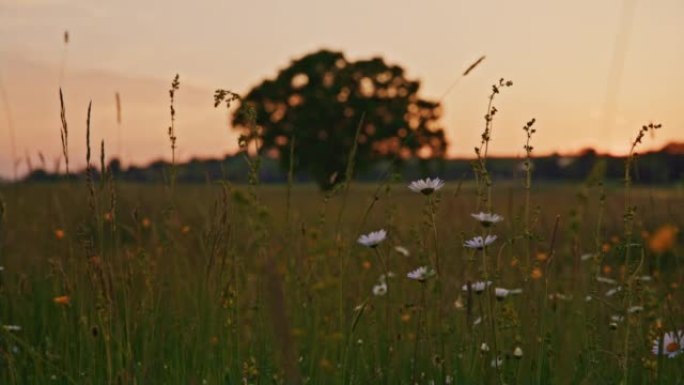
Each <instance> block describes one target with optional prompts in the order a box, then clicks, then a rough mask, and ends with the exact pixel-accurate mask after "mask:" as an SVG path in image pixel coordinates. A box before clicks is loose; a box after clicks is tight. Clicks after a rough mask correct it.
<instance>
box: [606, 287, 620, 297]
mask: <svg viewBox="0 0 684 385" xmlns="http://www.w3.org/2000/svg"><path fill="white" fill-rule="evenodd" d="M621 291H622V286H618V287H614V288H612V289H610V290H608V291H607V292H606V297H612V296H614V295H615V294H617V293H619V292H621Z"/></svg>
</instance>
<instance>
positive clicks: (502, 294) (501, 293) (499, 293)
mask: <svg viewBox="0 0 684 385" xmlns="http://www.w3.org/2000/svg"><path fill="white" fill-rule="evenodd" d="M520 293H522V289H504V288H503V287H497V288H495V289H494V295H496V299H498V300H499V301H503V300H504V299H505V298H506V297H508V296H509V295H511V294H520Z"/></svg>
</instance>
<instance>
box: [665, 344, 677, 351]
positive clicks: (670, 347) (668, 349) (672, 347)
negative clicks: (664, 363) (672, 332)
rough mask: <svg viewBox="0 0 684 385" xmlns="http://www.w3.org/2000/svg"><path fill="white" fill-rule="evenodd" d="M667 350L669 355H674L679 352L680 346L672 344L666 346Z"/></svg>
mask: <svg viewBox="0 0 684 385" xmlns="http://www.w3.org/2000/svg"><path fill="white" fill-rule="evenodd" d="M665 350H667V352H668V353H674V352H676V351H677V350H679V344H678V343H676V342H670V343H669V344H667V346H665Z"/></svg>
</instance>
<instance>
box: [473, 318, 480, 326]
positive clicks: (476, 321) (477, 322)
mask: <svg viewBox="0 0 684 385" xmlns="http://www.w3.org/2000/svg"><path fill="white" fill-rule="evenodd" d="M481 323H482V317H477V318H475V321H473V326H477V325H479V324H481Z"/></svg>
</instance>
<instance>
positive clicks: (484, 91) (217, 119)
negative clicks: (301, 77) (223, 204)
mask: <svg viewBox="0 0 684 385" xmlns="http://www.w3.org/2000/svg"><path fill="white" fill-rule="evenodd" d="M683 17H684V1H682V0H651V1H636V0H601V1H596V0H575V1H549V0H501V1H498V0H470V1H466V0H450V1H420V2H419V1H407V0H364V1H362V0H349V1H334V2H333V1H325V0H318V1H315V0H287V1H285V0H280V1H274V0H271V1H267V0H264V1H227V0H226V1H209V0H199V1H181V0H163V1H161V0H159V1H158V0H117V1H93V0H0V177H11V176H12V173H13V172H12V169H13V166H12V164H13V160H12V159H13V155H12V141H13V140H12V132H11V131H12V128H13V131H14V143H15V148H16V156H17V157H19V158H22V164H21V165H20V166H19V172H20V173H23V172H25V171H26V165H25V164H24V163H25V162H24V159H25V158H26V157H29V158H30V159H31V161H32V163H33V166H34V167H37V166H39V165H40V160H39V156H38V153H39V152H40V153H42V154H44V157H45V159H46V163H47V167H48V168H49V169H52V165H53V163H54V161H55V159H56V158H57V157H58V156H59V154H60V153H61V144H60V134H59V127H60V120H59V97H58V88H59V86H60V85H61V86H62V88H63V90H64V95H65V102H66V115H67V120H68V122H69V131H70V137H69V139H70V143H69V149H70V158H71V159H72V164H74V167H77V166H79V165H80V166H82V165H83V163H84V158H85V118H86V109H87V104H88V100H90V99H92V101H93V119H92V122H93V123H92V129H93V134H92V137H93V142H97V143H99V141H100V140H101V139H104V140H105V142H106V147H107V151H108V153H109V154H110V155H111V156H116V155H120V156H121V157H122V158H123V160H124V163H125V164H131V163H145V162H148V161H150V160H153V159H158V158H166V159H168V158H170V149H169V144H168V137H167V135H166V130H167V127H168V124H169V112H168V110H169V101H168V88H169V84H170V82H171V79H172V78H173V76H174V75H175V74H176V73H179V74H180V81H181V86H180V90H179V91H178V93H177V102H176V109H177V114H178V115H177V121H176V127H177V135H178V147H179V150H178V152H179V154H180V158H181V160H187V159H189V158H191V157H194V156H199V157H218V156H223V155H224V154H226V153H229V152H232V151H234V150H235V148H236V147H237V145H236V139H237V134H236V133H235V132H234V131H232V130H231V129H230V127H229V126H228V123H227V122H228V117H227V112H226V111H225V109H215V108H214V107H213V99H212V97H213V91H214V90H215V89H216V88H227V89H232V90H234V91H236V92H239V93H246V92H248V91H249V89H250V88H251V87H252V86H254V85H257V84H258V83H260V82H261V81H262V80H263V79H264V78H266V77H274V76H275V75H276V73H277V71H278V70H279V69H281V68H284V67H286V66H287V65H288V64H289V62H290V61H291V60H293V59H295V58H297V57H300V56H302V55H305V54H307V53H310V52H312V51H314V50H318V49H320V48H329V49H333V50H339V51H343V52H344V53H345V54H346V56H347V58H348V59H351V60H356V59H363V58H370V57H373V56H382V57H383V58H384V59H385V60H386V61H387V62H388V63H392V64H398V65H401V66H403V67H404V68H405V69H406V70H407V73H408V76H409V77H411V78H417V79H420V80H421V82H422V87H421V91H420V95H421V96H422V97H424V98H428V99H435V100H437V99H439V98H440V97H441V96H442V95H443V94H444V92H445V91H446V90H447V88H448V87H449V86H450V85H451V84H452V83H453V82H454V81H455V80H456V79H458V78H459V76H460V74H461V73H462V72H463V70H464V69H465V68H466V67H467V66H468V65H469V64H470V63H471V62H473V61H474V60H476V59H477V58H478V57H480V56H481V55H486V56H487V58H486V60H485V61H484V62H483V63H482V65H481V66H479V67H478V68H477V69H476V70H475V71H473V73H471V74H470V75H468V76H467V77H465V78H463V79H461V80H460V81H459V82H458V83H457V85H456V86H455V87H454V89H453V90H452V92H451V93H449V94H448V95H447V96H446V98H445V99H444V116H443V118H442V120H441V123H442V125H443V126H444V127H445V128H446V130H447V133H448V140H449V143H450V146H449V154H450V155H451V156H470V155H472V148H473V146H474V145H475V144H476V143H477V141H478V139H479V135H480V133H481V131H482V126H483V115H484V114H485V109H486V105H487V95H488V93H489V92H490V85H491V84H492V83H494V82H495V81H496V80H498V79H499V78H500V77H504V78H506V79H510V80H513V82H514V86H513V87H512V88H510V89H507V90H505V91H504V93H503V94H502V95H501V96H500V98H499V99H498V100H497V102H496V105H497V107H498V109H499V111H500V112H499V114H498V115H497V118H496V119H497V120H496V122H495V128H494V133H493V142H492V145H491V149H492V153H493V154H500V155H516V154H521V153H522V152H523V149H522V146H523V144H524V132H523V131H522V129H521V128H522V126H523V124H524V123H525V122H526V121H527V120H529V119H530V118H532V117H536V118H537V130H538V131H537V132H538V134H537V137H535V138H534V146H535V151H536V152H537V153H539V154H544V153H550V152H553V151H559V152H562V153H571V152H573V151H577V150H579V149H582V148H585V147H589V146H592V147H596V148H598V149H599V150H600V151H611V152H614V153H624V152H625V150H626V149H627V148H628V144H629V140H630V139H631V138H633V137H634V135H635V134H636V132H637V131H638V129H639V127H640V126H641V125H643V124H646V123H648V122H649V121H654V122H659V123H662V124H663V128H662V129H661V130H660V131H658V132H657V134H656V136H655V138H648V140H647V141H646V142H645V145H644V147H643V148H644V149H647V148H657V147H661V146H663V145H664V144H665V143H667V142H670V141H684V112H683V111H682V110H683V109H684V71H683V70H682V65H683V63H684V38H683V36H684V22H682V18H683ZM65 30H68V31H69V34H70V41H69V43H68V44H67V45H66V46H65V44H64V42H63V33H64V31H65ZM116 92H119V93H120V95H121V101H122V114H123V123H122V127H121V132H120V133H121V135H119V132H118V129H117V124H116V108H115V93H116Z"/></svg>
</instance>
